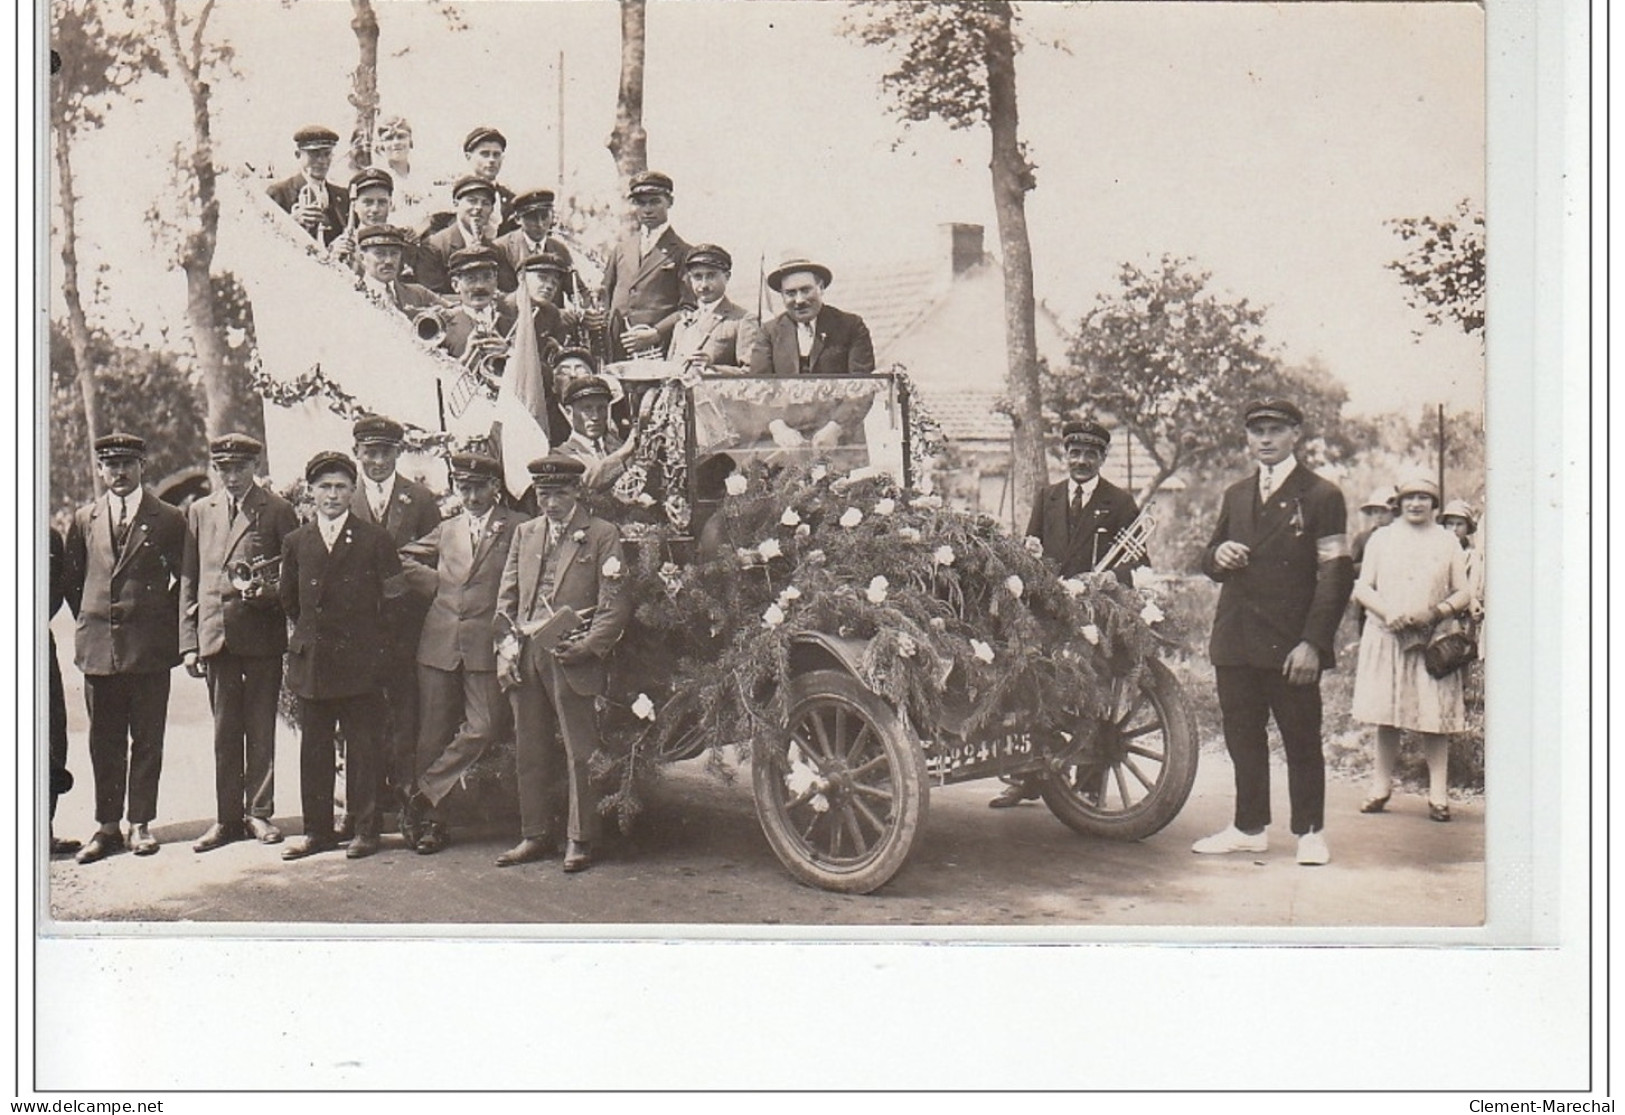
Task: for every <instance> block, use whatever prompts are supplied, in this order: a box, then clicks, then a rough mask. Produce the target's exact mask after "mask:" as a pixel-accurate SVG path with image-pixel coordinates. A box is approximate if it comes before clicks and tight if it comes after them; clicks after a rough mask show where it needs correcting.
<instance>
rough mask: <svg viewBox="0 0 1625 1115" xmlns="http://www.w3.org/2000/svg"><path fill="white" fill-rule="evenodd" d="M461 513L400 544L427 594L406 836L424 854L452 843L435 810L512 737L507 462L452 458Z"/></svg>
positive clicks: (514, 520)
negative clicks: (499, 651) (505, 582)
mask: <svg viewBox="0 0 1625 1115" xmlns="http://www.w3.org/2000/svg"><path fill="white" fill-rule="evenodd" d="M451 479H452V485H453V486H454V487H455V488H456V489H457V494H458V496H459V497H461V499H462V501H463V511H462V514H460V515H457V516H455V517H454V518H450V519H446V520H444V521H443V522H441V523H440V525H439V526H437V527H435V529H434V530H432V531H430V532H429V533H428V534H427V535H425V536H424V537H422V538H420V539H418V540H417V541H416V542H409V543H407V544H406V545H405V546H403V547H401V551H400V552H401V556H402V558H404V559H405V571H406V579H407V584H408V585H409V586H410V587H411V589H412V591H413V592H415V593H417V594H419V595H421V596H425V597H428V598H429V599H430V604H429V614H428V617H427V618H426V619H425V620H424V622H423V635H422V637H421V638H420V639H419V640H418V649H417V668H418V693H419V694H420V704H419V706H418V707H419V714H420V715H419V725H418V747H417V760H416V774H417V777H416V784H415V787H414V793H413V794H412V796H411V797H410V798H409V802H408V804H409V809H408V817H407V821H406V823H404V824H403V826H402V832H403V833H405V834H407V839H408V841H409V842H410V843H411V844H412V845H413V846H414V847H415V848H416V849H417V851H418V852H419V853H421V854H423V855H431V854H433V853H435V852H438V851H440V849H442V848H443V847H445V845H446V840H447V833H446V826H445V821H444V818H443V817H442V816H441V815H440V812H439V806H440V803H441V801H442V800H443V799H444V798H445V796H446V795H447V794H448V793H450V792H451V789H452V787H453V786H455V785H456V784H457V782H458V781H459V780H460V779H461V778H462V776H463V775H464V773H466V772H467V770H468V768H469V767H471V766H472V765H473V764H474V761H475V760H476V759H478V758H479V757H480V755H481V753H483V752H484V750H485V748H486V746H487V745H488V744H490V743H492V742H493V741H496V740H502V739H510V738H512V735H513V716H512V710H511V709H510V708H509V705H508V701H507V699H506V698H505V697H503V695H502V691H501V690H500V689H498V688H497V675H496V669H497V665H496V652H495V650H494V646H493V643H492V638H491V625H492V621H493V619H494V617H495V614H496V605H497V587H498V586H499V585H500V584H501V583H502V569H503V567H504V566H505V565H506V564H507V561H508V548H509V546H510V545H512V543H513V539H514V528H516V527H517V526H518V525H519V524H520V523H522V522H524V521H525V518H526V517H525V516H524V515H522V514H520V513H519V512H517V511H510V510H509V509H507V508H505V507H503V506H502V505H501V501H500V499H499V497H500V495H501V491H502V462H501V461H499V460H497V459H496V458H494V457H490V456H486V455H484V454H477V453H460V454H455V455H453V456H452V458H451Z"/></svg>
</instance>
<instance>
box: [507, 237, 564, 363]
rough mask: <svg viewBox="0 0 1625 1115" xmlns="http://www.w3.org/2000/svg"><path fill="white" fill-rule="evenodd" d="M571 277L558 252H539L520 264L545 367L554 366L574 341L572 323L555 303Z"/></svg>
mask: <svg viewBox="0 0 1625 1115" xmlns="http://www.w3.org/2000/svg"><path fill="white" fill-rule="evenodd" d="M569 277H570V261H569V260H567V259H566V258H565V257H564V256H561V255H559V254H558V253H556V252H551V251H548V252H538V253H537V254H536V255H533V256H526V257H525V259H524V260H523V261H522V262H521V264H520V268H519V280H520V282H522V283H524V284H525V294H526V296H527V298H528V299H529V301H530V320H531V324H532V325H533V326H535V328H536V344H537V350H538V351H539V352H540V353H541V355H542V363H543V364H551V363H552V362H553V359H554V357H556V356H557V355H558V353H559V352H560V351H561V350H563V349H564V348H565V347H566V346H568V345H569V344H570V342H571V339H572V337H573V333H572V331H571V328H570V323H569V322H568V321H566V320H565V316H564V314H563V312H562V311H560V309H559V307H558V305H557V304H556V303H555V301H554V298H555V296H557V295H558V293H559V292H560V291H561V290H563V289H564V283H565V281H566V280H567V279H568V278H569Z"/></svg>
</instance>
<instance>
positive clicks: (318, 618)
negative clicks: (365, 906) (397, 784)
mask: <svg viewBox="0 0 1625 1115" xmlns="http://www.w3.org/2000/svg"><path fill="white" fill-rule="evenodd" d="M305 483H306V484H307V485H309V487H310V491H311V494H312V496H313V497H314V498H315V501H316V517H315V519H314V520H312V521H311V522H308V523H306V524H304V525H303V526H301V527H299V528H298V529H297V530H295V531H293V532H292V533H291V534H289V535H288V537H287V538H285V539H283V542H282V572H281V577H280V579H279V581H278V595H279V598H280V600H281V602H282V610H283V611H284V612H285V613H287V616H288V618H289V619H290V620H292V621H293V634H292V635H291V636H290V637H289V640H288V688H289V689H290V690H291V691H292V692H293V694H294V696H296V697H298V698H299V800H300V806H301V812H302V814H303V820H304V835H303V836H301V837H300V838H299V839H298V840H294V841H290V842H289V844H288V846H287V847H286V848H285V849H283V852H282V858H283V859H285V860H295V859H303V858H305V857H306V856H311V855H315V854H316V853H318V852H325V851H330V850H332V849H334V848H336V847H338V835H337V833H336V832H335V830H334V827H333V779H334V774H335V770H336V767H335V763H334V758H335V751H334V741H335V735H334V730H335V729H336V728H341V729H342V730H343V732H344V748H345V750H344V755H345V794H346V808H347V812H348V816H349V821H350V824H351V827H352V833H353V835H352V837H351V840H350V846H349V849H348V850H347V851H346V852H345V855H346V856H348V857H349V858H350V859H361V858H363V857H365V856H370V855H372V854H373V853H374V852H376V851H378V830H379V817H378V785H379V781H380V778H379V767H380V766H382V765H383V755H382V752H383V741H382V738H381V737H382V729H383V727H384V725H385V724H386V723H387V722H388V721H387V719H386V714H387V713H388V712H389V711H390V709H389V708H388V707H387V706H386V704H385V698H384V694H383V691H382V689H381V688H380V684H379V679H380V676H381V674H382V673H383V671H384V668H385V662H384V656H385V654H386V653H387V648H388V639H389V634H388V632H387V631H386V630H385V625H386V622H387V621H386V618H385V598H386V595H390V594H398V593H400V592H402V591H404V584H403V583H402V582H401V578H400V573H401V562H400V558H399V557H398V556H397V555H396V552H395V549H396V545H395V541H394V539H392V538H391V537H390V535H389V532H388V531H386V530H385V529H384V528H383V527H381V526H379V525H377V524H376V523H374V522H371V521H369V520H367V519H363V518H362V517H361V516H360V515H358V514H355V513H354V512H353V511H352V507H353V503H352V501H353V500H354V499H355V498H356V466H355V462H354V461H352V460H351V459H350V458H349V457H347V456H345V455H344V454H343V453H337V452H332V451H326V452H322V453H318V454H316V455H315V456H314V457H312V458H311V459H310V462H309V463H308V464H307V465H306V466H305ZM413 697H414V698H415V697H416V693H414V694H413ZM413 720H414V721H415V720H416V717H415V716H414V717H413Z"/></svg>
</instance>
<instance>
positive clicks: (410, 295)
mask: <svg viewBox="0 0 1625 1115" xmlns="http://www.w3.org/2000/svg"><path fill="white" fill-rule="evenodd" d="M356 289H357V290H359V291H360V292H361V293H362V294H364V295H368V296H369V297H370V296H371V295H372V288H371V287H369V286H367V285H366V284H365V283H363V282H357V283H356ZM377 301H379V303H380V305H384V306H387V307H389V308H390V309H393V310H398V311H399V312H400V313H402V314H405V315H406V317H407V318H408V319H412V318H416V317H417V316H418V315H419V314H420V313H422V312H423V311H424V310H428V309H434V308H436V307H440V306H444V305H445V304H446V302H445V299H443V298H441V297H440V295H438V294H436V293H435V292H434V291H432V290H430V289H429V288H428V287H426V286H420V285H419V284H417V283H409V282H407V281H406V280H405V279H396V280H395V281H394V282H393V283H391V284H389V296H388V298H384V299H378V300H377Z"/></svg>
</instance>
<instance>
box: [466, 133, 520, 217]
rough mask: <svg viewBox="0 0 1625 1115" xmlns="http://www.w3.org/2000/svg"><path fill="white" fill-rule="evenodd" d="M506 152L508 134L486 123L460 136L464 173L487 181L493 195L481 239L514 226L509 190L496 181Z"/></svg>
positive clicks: (510, 192) (512, 200)
mask: <svg viewBox="0 0 1625 1115" xmlns="http://www.w3.org/2000/svg"><path fill="white" fill-rule="evenodd" d="M507 155H508V137H507V136H505V135H503V134H502V133H501V132H499V131H497V130H496V129H495V128H493V127H490V126H488V125H484V124H482V125H480V126H479V127H477V128H475V129H474V130H473V131H471V132H469V133H468V135H467V136H465V137H464V138H463V158H464V159H466V160H467V162H468V173H469V174H470V175H472V176H473V177H475V178H479V179H482V180H484V181H486V182H489V183H490V184H491V190H492V192H493V195H494V196H493V198H492V203H491V212H490V213H489V214H488V215H487V218H486V235H485V237H484V239H485V240H495V239H496V238H497V237H498V236H500V235H501V234H503V233H505V232H511V231H512V230H513V229H514V228H515V227H516V222H515V220H514V217H513V202H514V194H513V191H512V190H510V189H509V188H508V187H506V186H504V185H503V184H502V183H500V182H498V181H497V177H498V176H499V175H501V173H502V161H503V159H505V158H506V157H507Z"/></svg>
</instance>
